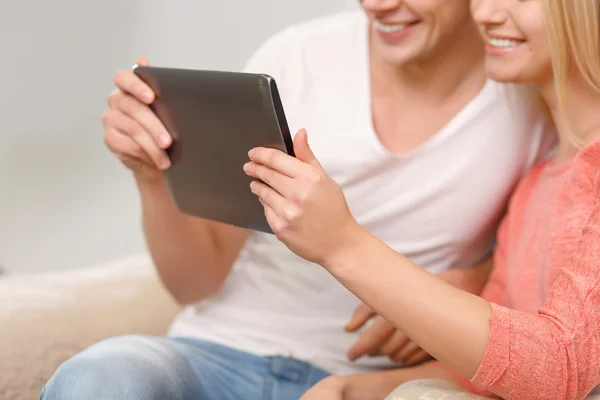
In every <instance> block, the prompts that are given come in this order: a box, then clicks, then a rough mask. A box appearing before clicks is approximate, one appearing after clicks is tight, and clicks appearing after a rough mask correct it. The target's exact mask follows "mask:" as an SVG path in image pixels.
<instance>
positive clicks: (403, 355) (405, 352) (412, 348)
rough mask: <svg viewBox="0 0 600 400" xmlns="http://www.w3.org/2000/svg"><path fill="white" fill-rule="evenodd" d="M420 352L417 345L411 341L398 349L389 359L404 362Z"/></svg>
mask: <svg viewBox="0 0 600 400" xmlns="http://www.w3.org/2000/svg"><path fill="white" fill-rule="evenodd" d="M419 350H421V348H420V347H419V345H418V344H416V343H415V342H413V341H410V342H408V343H407V344H406V345H405V346H404V347H402V348H401V349H400V351H398V352H397V353H396V354H393V355H392V356H391V357H390V358H391V359H392V360H393V361H396V362H402V363H404V362H406V360H407V359H408V358H409V357H410V356H411V355H413V354H415V353H416V352H417V351H419Z"/></svg>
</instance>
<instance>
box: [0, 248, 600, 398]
mask: <svg viewBox="0 0 600 400" xmlns="http://www.w3.org/2000/svg"><path fill="white" fill-rule="evenodd" d="M179 310H180V308H179V307H178V305H177V304H176V303H175V302H174V301H173V299H172V298H171V297H170V295H169V294H168V293H167V292H166V291H165V289H164V288H163V287H162V286H161V284H160V283H159V280H158V277H157V274H156V272H155V270H154V266H153V264H152V261H151V259H150V257H149V256H148V255H139V256H135V257H129V258H125V259H121V260H118V261H115V262H111V263H107V264H104V265H98V266H94V267H90V268H82V269H80V270H76V271H65V272H54V273H45V274H37V275H14V276H11V275H2V276H0V400H33V399H37V398H38V397H39V392H40V390H41V388H42V387H43V385H44V384H45V382H46V381H47V380H48V379H49V378H50V377H51V376H52V374H53V372H54V371H55V370H56V369H57V368H58V366H59V365H60V364H61V363H63V362H64V361H65V360H67V359H68V358H69V357H71V356H72V355H74V354H76V353H78V352H79V351H81V350H83V349H85V348H86V347H88V346H90V345H92V344H93V343H96V342H98V341H100V340H103V339H106V338H109V337H113V336H119V335H127V334H146V335H156V336H158V335H164V334H165V333H166V331H167V329H168V326H169V324H170V323H171V321H172V320H173V318H174V317H175V315H176V314H177V313H178V312H179ZM438 398H439V399H445V400H453V399H463V400H464V399H466V398H470V399H480V398H479V397H476V396H470V395H465V394H464V393H459V392H458V391H457V388H456V387H454V386H453V385H449V384H448V383H444V382H439V381H416V382H412V383H410V384H408V385H405V386H403V387H401V388H400V389H398V390H397V391H395V392H394V393H393V394H391V395H390V396H389V397H388V399H392V400H417V399H419V400H422V399H438ZM588 399H596V400H600V395H598V394H597V395H595V396H594V395H590V396H589V397H588Z"/></svg>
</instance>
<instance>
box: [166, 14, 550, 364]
mask: <svg viewBox="0 0 600 400" xmlns="http://www.w3.org/2000/svg"><path fill="white" fill-rule="evenodd" d="M368 66H369V62H368V39H367V26H366V19H365V17H364V15H363V14H362V12H351V13H345V14H340V15H335V16H331V17H327V18H323V19H319V20H315V21H311V22H308V23H304V24H302V25H299V26H294V27H292V28H289V29H287V30H285V31H284V32H282V33H280V34H278V35H276V36H275V37H273V38H272V39H270V40H269V41H267V43H266V44H265V45H264V46H263V47H262V48H261V49H260V50H259V51H258V52H257V53H256V54H255V55H254V57H253V58H252V59H251V61H250V63H249V65H248V67H247V68H246V70H247V71H250V72H260V73H267V74H270V75H272V76H273V77H274V78H275V79H276V81H277V83H278V86H279V90H280V92H281V97H282V101H283V104H284V108H285V111H286V114H287V117H288V122H289V124H290V128H291V130H292V131H293V132H296V131H297V130H298V129H299V128H303V127H304V128H306V129H307V131H308V135H309V141H310V144H311V147H312V148H313V150H314V152H315V154H316V156H317V158H318V159H319V160H320V161H321V163H322V164H323V166H324V167H325V169H326V171H327V172H328V173H329V174H330V175H331V176H332V177H333V178H334V179H335V180H336V181H337V182H338V183H339V184H340V185H341V187H342V189H343V190H344V193H345V195H346V198H347V200H348V203H349V206H350V209H351V211H352V213H353V215H354V217H355V218H356V219H357V220H358V222H359V223H360V224H362V225H363V226H364V227H365V228H367V229H368V230H369V231H370V232H372V233H373V234H374V235H375V236H377V237H378V238H379V239H381V240H383V241H384V242H386V243H387V244H388V245H389V246H391V247H392V248H393V249H395V250H397V251H399V252H401V253H402V254H404V255H406V256H407V257H409V258H410V259H412V260H413V261H414V262H416V263H417V264H419V265H421V266H423V267H424V268H426V269H428V270H429V271H431V272H433V273H439V272H440V271H443V270H445V269H447V268H449V267H451V266H469V265H472V264H474V263H476V262H479V261H481V260H482V259H484V258H485V257H486V256H487V255H489V254H490V251H491V249H492V247H493V244H494V237H495V230H496V227H497V224H498V222H499V219H500V218H501V215H502V213H503V211H504V209H505V206H506V204H507V199H508V196H509V194H510V192H511V190H512V189H513V188H514V186H515V184H516V183H517V182H518V180H519V178H520V177H521V176H522V175H523V174H524V172H525V171H526V170H527V169H528V168H529V167H530V166H531V165H532V164H533V163H534V162H535V161H536V159H537V157H538V154H545V153H546V152H547V151H546V150H545V149H542V148H543V147H544V146H545V144H544V143H545V142H546V140H543V138H545V137H547V135H544V134H543V126H542V124H541V123H540V120H535V119H534V118H532V117H530V115H529V112H527V110H526V109H525V108H523V107H522V106H517V105H516V104H515V103H514V101H513V100H514V98H512V97H511V96H510V93H511V89H509V88H508V87H505V86H502V85H500V84H497V83H494V82H491V81H490V82H488V83H487V84H486V85H485V87H484V88H483V89H482V91H481V92H480V93H479V94H478V95H477V96H476V97H475V98H474V99H473V100H472V101H471V102H470V103H469V104H468V105H467V106H466V107H465V108H464V109H463V110H462V111H461V112H459V113H458V115H456V117H455V118H454V119H453V120H452V121H451V122H449V123H448V124H447V125H446V126H445V127H444V128H443V129H442V130H441V131H440V132H439V133H437V134H436V135H435V136H434V137H432V138H431V139H429V140H428V141H427V142H426V143H424V144H423V145H422V146H420V147H419V148H418V149H416V150H414V151H412V152H410V153H409V154H406V155H395V154H392V153H390V152H388V151H387V150H386V149H385V148H384V147H383V146H382V144H381V143H380V141H379V140H378V137H377V136H376V134H375V132H374V129H373V125H372V116H371V106H370V93H369V90H370V88H369V86H370V85H369V81H370V80H369V67H368ZM548 145H551V143H549V144H548ZM331 234H332V235H335V234H336V233H335V231H332V232H331ZM359 304H360V301H359V300H358V299H357V298H356V297H355V296H354V295H353V294H351V293H350V292H349V291H348V290H346V289H345V288H344V287H343V286H342V285H341V284H340V283H338V282H337V281H336V280H335V279H334V278H333V277H332V276H331V275H329V274H328V273H327V272H326V271H325V270H324V269H323V268H321V267H320V266H318V265H314V264H311V263H309V262H307V261H305V260H303V259H301V258H299V257H297V256H296V255H294V254H293V253H292V252H290V251H289V250H288V249H287V248H286V247H285V246H284V245H283V244H282V243H280V242H279V241H278V240H277V239H276V238H275V236H272V235H268V234H263V233H254V234H253V235H252V236H251V238H250V239H249V241H248V242H247V244H246V245H245V247H244V249H243V250H242V252H241V255H240V256H239V258H238V260H237V261H236V263H235V265H234V268H233V271H232V273H231V275H230V276H229V277H228V279H227V281H226V282H225V285H224V287H223V288H222V290H221V291H220V293H219V294H218V295H217V296H216V297H215V298H213V299H211V300H208V301H204V302H202V303H200V304H197V305H195V306H192V307H188V308H187V309H186V310H185V311H184V312H183V313H182V314H181V315H180V316H179V317H178V318H177V320H176V321H175V322H174V324H173V326H172V329H171V332H170V334H171V335H175V336H186V337H194V338H199V339H205V340H210V341H214V342H217V343H220V344H223V345H227V346H230V347H233V348H236V349H240V350H244V351H247V352H251V353H255V354H259V355H265V356H269V355H285V356H291V357H295V358H297V359H301V360H304V361H308V362H311V363H313V364H314V365H316V366H319V367H321V368H323V369H325V370H327V371H329V372H331V373H336V374H343V373H355V372H367V371H370V370H372V369H373V368H383V367H389V366H390V365H391V363H390V361H389V360H388V359H387V358H385V357H378V358H370V359H363V360H360V361H358V362H350V361H348V359H347V357H346V353H347V351H348V349H349V348H350V346H351V345H352V344H353V343H354V341H355V340H356V339H357V338H358V337H359V334H360V333H356V334H350V333H346V332H345V331H344V329H343V327H344V325H345V324H346V323H347V322H348V321H349V319H350V317H351V316H352V314H353V312H354V310H355V308H356V307H357V306H358V305H359Z"/></svg>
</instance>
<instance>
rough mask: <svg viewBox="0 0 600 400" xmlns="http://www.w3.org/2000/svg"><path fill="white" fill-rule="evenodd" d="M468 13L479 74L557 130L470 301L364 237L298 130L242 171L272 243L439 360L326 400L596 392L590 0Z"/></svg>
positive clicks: (594, 28) (598, 126) (595, 70)
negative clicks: (420, 385)
mask: <svg viewBox="0 0 600 400" xmlns="http://www.w3.org/2000/svg"><path fill="white" fill-rule="evenodd" d="M471 10H472V13H473V15H474V17H475V20H476V22H477V24H478V26H479V29H480V32H481V34H482V35H483V37H484V39H485V40H486V53H487V54H486V70H487V73H488V74H489V76H490V77H492V78H493V79H495V80H498V81H503V82H516V83H523V84H528V85H530V86H531V87H532V88H533V89H534V92H535V94H536V95H537V96H539V97H540V98H541V99H542V100H543V103H544V104H545V105H547V109H548V112H549V115H550V116H551V117H552V119H553V121H554V124H555V126H556V127H557V129H558V131H559V135H560V140H559V147H558V149H557V152H556V153H555V155H554V156H553V158H552V159H551V160H548V161H545V162H542V163H540V164H539V165H537V166H536V167H534V168H533V170H532V171H531V172H530V173H529V174H528V175H527V176H526V177H525V178H524V179H523V181H522V182H521V184H520V186H519V187H518V189H517V191H516V192H515V194H514V195H513V197H512V200H511V204H510V207H509V211H508V214H507V216H506V217H505V219H504V221H503V223H502V225H501V227H500V230H499V233H498V247H497V249H496V251H495V267H494V272H493V273H492V277H491V278H490V282H489V283H488V286H487V288H486V290H485V291H484V293H483V295H482V297H481V298H480V297H477V296H474V295H471V294H468V293H465V292H463V291H461V290H459V289H456V288H454V287H452V286H450V285H448V284H446V283H444V282H443V281H441V280H440V279H438V278H437V277H435V276H433V275H431V274H429V273H427V272H425V271H423V270H422V269H421V268H419V267H418V266H417V265H415V264H414V263H412V262H411V261H410V260H408V259H407V258H405V257H404V256H402V255H401V254H398V253H396V252H394V251H393V250H392V249H390V248H388V247H386V246H385V245H384V244H383V243H382V242H380V241H379V240H378V239H377V238H375V237H373V236H371V235H369V234H368V233H367V232H366V231H365V230H364V229H362V228H361V227H360V226H359V225H358V224H357V223H356V221H355V220H354V219H353V217H352V215H351V214H350V212H349V210H348V207H347V205H346V202H345V200H344V196H343V194H342V192H341V190H340V189H339V187H338V186H337V185H336V183H335V182H334V181H333V180H332V179H330V178H329V177H328V176H327V175H326V174H325V173H324V171H323V169H322V168H321V166H320V164H319V162H318V160H317V159H316V158H315V157H314V155H313V154H312V152H311V150H310V148H309V146H308V142H307V136H306V132H304V131H302V132H299V133H298V134H297V136H296V139H295V146H296V152H297V155H298V159H293V158H291V157H287V156H286V155H284V154H283V153H278V152H275V151H272V150H268V149H263V148H259V149H254V150H253V151H251V152H250V159H251V162H249V163H248V164H247V165H246V166H245V167H244V168H245V170H246V171H247V173H248V174H249V175H251V176H253V177H255V178H258V179H261V180H262V181H264V182H266V183H267V184H268V185H269V186H267V185H265V184H263V183H259V182H253V184H252V191H253V192H254V193H255V194H256V195H257V196H258V197H259V199H260V201H261V202H262V203H263V205H264V207H265V214H266V216H267V218H268V220H269V222H270V224H271V226H272V228H273V229H274V231H275V232H276V234H277V236H278V238H279V239H280V240H282V241H283V242H284V243H285V244H286V245H287V246H288V247H289V248H290V249H291V250H292V251H294V252H295V253H297V254H298V255H300V256H302V257H304V258H306V259H308V260H310V261H313V262H315V263H318V264H320V265H322V266H323V267H324V268H325V269H326V270H327V271H329V272H330V273H331V274H332V275H333V276H334V277H336V278H337V279H338V280H339V281H340V282H341V283H342V284H344V285H345V286H346V287H347V288H348V289H350V290H351V291H352V292H354V293H355V294H356V295H357V296H358V297H360V298H361V299H362V300H363V301H365V303H367V304H368V305H370V306H371V307H372V308H373V309H374V310H375V311H376V312H378V313H379V314H380V315H381V316H383V317H384V318H386V319H387V320H388V321H390V322H392V323H393V324H394V325H395V326H396V327H398V328H399V329H400V330H402V331H403V332H404V333H405V334H406V335H407V336H408V337H410V338H411V339H412V340H414V341H415V342H416V343H418V344H419V345H420V346H421V347H422V348H423V349H424V350H426V351H428V352H429V353H430V354H431V355H432V356H434V357H435V358H436V359H437V360H439V361H440V363H441V364H435V363H431V364H426V365H425V366H422V367H420V369H418V370H412V371H411V370H407V371H396V372H391V373H390V372H388V373H386V374H385V377H382V376H383V375H379V377H377V376H376V375H375V377H368V376H367V377H365V376H362V377H360V376H355V377H351V378H350V379H348V378H345V379H344V378H338V380H337V381H336V382H335V384H334V383H332V382H333V381H331V380H330V381H329V382H324V383H323V384H322V388H323V387H324V385H328V386H327V387H328V389H330V392H331V393H332V394H334V393H335V396H337V398H352V396H351V395H352V394H354V395H356V396H357V397H356V398H363V397H360V396H358V395H357V393H358V391H357V389H356V386H360V384H357V382H363V388H364V387H368V388H369V391H368V392H364V393H369V395H371V396H372V395H373V393H374V390H377V387H375V386H373V385H372V384H368V382H378V384H381V385H383V386H386V385H390V384H391V383H393V384H396V385H397V384H398V383H401V382H405V381H406V380H409V379H412V378H426V377H445V378H447V379H451V378H450V377H451V376H452V377H454V380H456V381H459V382H461V384H462V385H463V387H464V388H465V389H467V390H471V391H476V390H480V389H483V390H486V391H489V392H491V393H493V394H495V395H497V396H500V397H503V398H510V399H514V398H539V399H567V398H569V399H573V398H583V397H585V396H586V395H587V394H588V393H589V392H590V391H591V390H592V389H593V388H594V387H595V386H596V385H598V384H599V383H600V373H599V371H600V328H599V327H600V269H599V268H598V266H597V265H598V263H599V262H600V207H599V206H598V201H599V200H600V196H599V195H598V189H599V188H600V185H598V183H599V182H598V181H599V174H598V171H599V170H600V141H598V140H597V139H598V138H600V113H598V109H600V55H599V52H600V26H599V24H600V22H599V21H600V12H599V3H598V0H579V1H576V2H575V1H573V0H530V1H517V0H506V1H496V0H473V1H472V6H471ZM491 145H493V144H491ZM457 206H459V205H457ZM432 223H435V221H432ZM332 232H335V234H332ZM442 364H443V366H442ZM415 371H417V372H415ZM445 371H450V372H449V375H447V374H446V372H445ZM445 374H446V375H445ZM461 377H467V378H470V381H468V380H466V379H464V378H461ZM339 379H342V380H343V381H344V382H346V383H340V380H339ZM349 382H350V383H349ZM352 386H355V388H354V389H353V388H352ZM386 388H387V389H389V386H387V387H386ZM359 389H360V388H359ZM316 390H317V388H315V391H316ZM335 396H333V395H332V398H336V397H335ZM381 397H383V396H381Z"/></svg>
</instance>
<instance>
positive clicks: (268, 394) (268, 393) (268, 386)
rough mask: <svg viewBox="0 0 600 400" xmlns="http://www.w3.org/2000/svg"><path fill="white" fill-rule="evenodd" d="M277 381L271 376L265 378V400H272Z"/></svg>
mask: <svg viewBox="0 0 600 400" xmlns="http://www.w3.org/2000/svg"><path fill="white" fill-rule="evenodd" d="M274 383H275V379H274V378H273V376H271V375H267V376H265V384H264V387H263V400H271V399H272V397H273V385H274Z"/></svg>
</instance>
